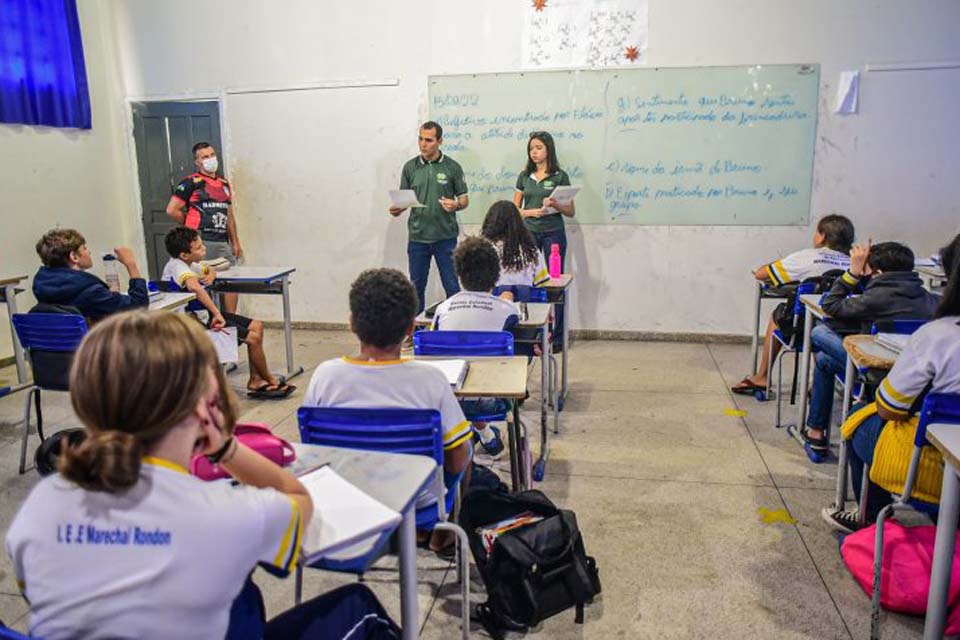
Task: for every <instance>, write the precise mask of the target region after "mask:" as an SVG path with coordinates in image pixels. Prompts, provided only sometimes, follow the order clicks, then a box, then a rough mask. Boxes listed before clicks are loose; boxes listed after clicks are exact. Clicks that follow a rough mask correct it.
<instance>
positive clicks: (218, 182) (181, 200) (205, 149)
mask: <svg viewBox="0 0 960 640" xmlns="http://www.w3.org/2000/svg"><path fill="white" fill-rule="evenodd" d="M193 161H194V163H195V164H196V166H197V172H196V173H192V174H190V175H189V176H187V177H186V178H184V179H183V180H181V181H180V184H178V185H177V188H176V189H174V192H173V195H172V196H171V197H170V202H168V203H167V215H169V216H170V217H171V218H173V219H174V220H175V221H176V222H177V224H182V225H184V226H186V227H189V228H191V229H196V230H197V231H199V232H200V237H201V238H202V239H203V243H204V244H205V245H206V247H207V259H208V260H214V259H216V258H226V259H227V260H228V261H229V262H230V264H231V266H233V265H236V264H237V259H238V258H242V257H243V248H242V247H241V246H240V239H239V237H238V236H237V225H236V221H235V219H234V217H233V199H232V196H231V193H230V184H229V183H228V182H227V180H226V179H225V178H223V177H222V176H220V175H218V174H217V170H218V169H219V168H220V164H219V162H218V161H217V151H216V150H215V149H214V148H213V146H212V145H211V144H210V143H209V142H198V143H197V144H195V145H193ZM223 303H224V307H225V310H226V311H228V312H230V313H235V312H236V310H237V295H236V294H224V296H223Z"/></svg>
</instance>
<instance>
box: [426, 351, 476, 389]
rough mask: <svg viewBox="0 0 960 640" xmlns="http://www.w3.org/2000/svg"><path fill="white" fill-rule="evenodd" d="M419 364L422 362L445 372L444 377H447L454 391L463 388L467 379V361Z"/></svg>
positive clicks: (455, 359) (455, 360)
mask: <svg viewBox="0 0 960 640" xmlns="http://www.w3.org/2000/svg"><path fill="white" fill-rule="evenodd" d="M417 362H422V363H424V364H428V365H430V366H431V367H434V368H437V369H440V371H442V372H443V375H445V376H447V382H449V383H450V386H452V387H453V388H454V389H459V388H460V387H461V386H463V381H464V379H466V377H467V361H466V360H463V359H459V358H454V359H450V360H418V361H417Z"/></svg>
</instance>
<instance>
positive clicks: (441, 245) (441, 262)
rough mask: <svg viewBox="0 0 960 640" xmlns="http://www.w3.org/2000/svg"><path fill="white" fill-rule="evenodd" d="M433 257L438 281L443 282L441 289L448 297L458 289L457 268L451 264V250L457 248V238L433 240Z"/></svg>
mask: <svg viewBox="0 0 960 640" xmlns="http://www.w3.org/2000/svg"><path fill="white" fill-rule="evenodd" d="M431 246H432V247H433V259H434V261H435V262H436V263H437V270H438V271H439V272H440V282H441V283H443V291H444V293H446V294H447V297H448V298H449V297H450V296H452V295H453V294H455V293H457V292H458V291H460V281H459V280H457V270H456V267H455V266H454V264H453V251H454V249H456V248H457V239H456V238H450V239H449V240H440V241H439V242H434V243H433V244H432V245H431Z"/></svg>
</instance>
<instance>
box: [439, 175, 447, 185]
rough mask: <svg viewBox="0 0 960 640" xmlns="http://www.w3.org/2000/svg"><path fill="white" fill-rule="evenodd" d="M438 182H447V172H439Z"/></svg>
mask: <svg viewBox="0 0 960 640" xmlns="http://www.w3.org/2000/svg"><path fill="white" fill-rule="evenodd" d="M437 182H438V183H440V184H447V174H445V173H438V174H437Z"/></svg>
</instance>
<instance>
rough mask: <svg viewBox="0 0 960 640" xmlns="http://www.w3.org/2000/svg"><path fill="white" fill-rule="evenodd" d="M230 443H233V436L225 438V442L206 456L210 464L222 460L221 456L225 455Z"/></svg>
mask: <svg viewBox="0 0 960 640" xmlns="http://www.w3.org/2000/svg"><path fill="white" fill-rule="evenodd" d="M232 444H233V436H230V437H229V438H227V440H226V442H224V443H223V446H222V447H220V448H219V449H217V450H216V451H214V452H213V453H211V454H209V455H208V456H207V460H209V461H210V463H211V464H217V463H218V462H220V461H221V460H223V457H224V456H225V455H227V451H229V450H230V446H231V445H232Z"/></svg>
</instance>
